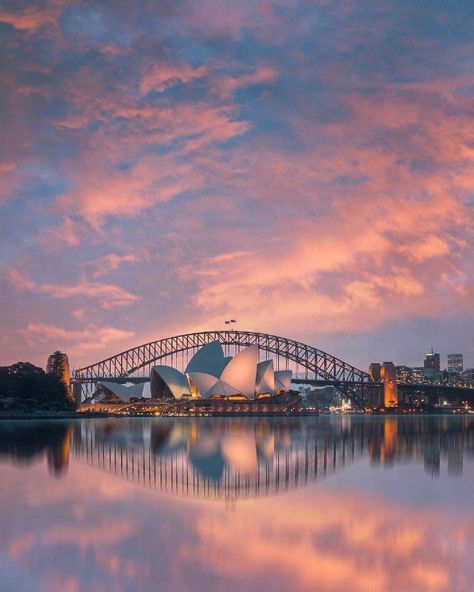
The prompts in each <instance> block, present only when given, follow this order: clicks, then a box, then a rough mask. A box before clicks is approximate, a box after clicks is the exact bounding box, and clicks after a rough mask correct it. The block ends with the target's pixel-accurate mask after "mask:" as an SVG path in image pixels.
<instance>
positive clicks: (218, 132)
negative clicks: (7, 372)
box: [0, 0, 474, 369]
mask: <svg viewBox="0 0 474 592" xmlns="http://www.w3.org/2000/svg"><path fill="white" fill-rule="evenodd" d="M0 89H1V91H0V245H1V247H0V313H1V327H2V331H1V334H0V364H7V363H12V362H14V361H17V360H28V361H31V362H34V363H37V364H39V365H41V366H44V364H45V362H46V357H47V355H48V354H49V353H50V352H51V351H53V350H56V349H61V350H63V351H66V352H67V353H68V354H69V356H70V359H71V364H72V366H75V367H77V366H80V365H83V364H86V363H89V362H95V361H98V360H100V359H101V358H103V357H106V356H108V355H112V354H115V353H117V352H119V351H122V350H124V349H128V348H129V347H132V346H134V345H138V344H140V343H144V342H146V341H152V340H154V339H159V338H161V337H168V336H171V335H174V334H178V333H183V332H190V331H194V330H200V329H215V328H222V327H224V320H225V319H228V318H235V319H237V320H238V323H237V328H240V329H252V330H258V331H262V332H270V333H275V334H278V335H283V336H285V337H291V338H295V339H299V340H301V341H304V342H306V343H309V344H311V345H314V346H316V347H319V348H321V349H323V350H326V351H329V352H330V353H333V354H335V355H337V356H339V357H341V358H343V359H345V360H346V361H348V362H351V363H353V364H355V365H357V366H359V367H361V368H363V369H365V368H366V367H367V365H368V363H369V362H370V361H373V360H376V361H383V360H393V361H395V362H396V363H408V364H412V365H418V364H420V363H421V362H422V360H423V357H424V354H425V352H426V351H428V350H429V348H430V347H431V346H433V347H434V349H435V351H440V352H441V354H442V366H443V367H444V366H445V364H446V359H445V356H446V354H447V353H451V352H458V351H459V352H463V353H464V354H465V365H467V366H471V367H472V366H474V315H473V308H474V280H473V272H474V240H473V237H474V216H473V214H474V119H473V117H474V3H473V2H472V0H451V1H450V2H446V0H377V1H374V0H311V1H310V0H275V1H271V0H254V1H248V0H239V1H237V0H219V1H216V0H214V1H212V0H194V1H192V0H183V1H179V0H160V1H157V0H133V1H130V0H114V1H113V2H112V1H105V0H102V1H100V0H38V1H36V2H35V1H25V0H1V2H0Z"/></svg>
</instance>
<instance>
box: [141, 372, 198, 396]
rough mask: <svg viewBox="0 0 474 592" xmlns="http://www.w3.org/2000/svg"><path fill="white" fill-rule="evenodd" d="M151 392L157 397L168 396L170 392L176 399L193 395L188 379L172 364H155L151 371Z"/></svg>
mask: <svg viewBox="0 0 474 592" xmlns="http://www.w3.org/2000/svg"><path fill="white" fill-rule="evenodd" d="M150 383H151V394H152V396H153V397H157V398H160V399H161V398H167V396H169V395H170V394H171V395H172V396H173V397H174V398H175V399H181V397H183V396H191V390H190V388H189V384H188V379H187V378H186V376H185V375H184V374H182V373H181V372H179V370H176V368H173V367H172V366H153V368H152V369H151V372H150Z"/></svg>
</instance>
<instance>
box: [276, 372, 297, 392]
mask: <svg viewBox="0 0 474 592" xmlns="http://www.w3.org/2000/svg"><path fill="white" fill-rule="evenodd" d="M292 374H293V373H292V371H291V370H277V371H276V372H275V391H276V392H277V393H278V392H280V391H285V392H286V391H289V390H290V385H291V376H292Z"/></svg>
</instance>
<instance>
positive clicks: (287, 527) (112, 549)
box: [0, 433, 474, 592]
mask: <svg viewBox="0 0 474 592" xmlns="http://www.w3.org/2000/svg"><path fill="white" fill-rule="evenodd" d="M230 436H231V438H235V439H237V438H239V437H242V434H238V433H232V434H231V435H230ZM216 440H217V439H216V438H214V439H213V438H212V437H211V436H209V438H208V440H206V441H203V446H202V447H201V449H200V450H201V451H202V453H203V454H204V453H207V454H210V453H212V451H213V450H215V445H216ZM204 444H208V446H204ZM14 473H16V475H17V477H18V478H19V479H21V484H22V488H21V489H19V490H18V491H17V492H15V494H13V493H8V492H7V491H4V490H1V489H0V509H1V511H2V514H1V516H0V522H1V524H2V537H1V538H0V549H1V551H2V552H5V554H6V555H7V556H8V558H9V559H10V561H11V563H9V564H8V566H9V569H10V573H14V571H15V568H16V569H17V570H18V572H19V571H20V567H19V566H21V569H22V570H23V571H24V572H25V573H27V574H34V575H35V586H34V587H30V588H27V587H26V588H23V589H24V590H35V592H36V591H38V590H39V591H41V592H43V591H45V592H55V591H59V590H60V591H61V592H64V590H71V591H74V590H77V591H79V590H81V589H82V590H83V589H93V590H94V592H95V591H96V590H104V591H107V592H108V591H109V590H134V592H135V591H137V592H138V591H140V590H146V591H149V590H155V589H158V590H179V591H180V592H187V591H188V590H189V591H191V590H192V591H193V592H200V591H203V592H204V590H206V591H208V590H221V589H223V588H224V589H226V590H228V592H231V591H237V590H238V591H239V592H246V591H254V590H257V589H262V590H274V591H279V590H281V591H283V590H284V591H285V592H286V591H287V590H293V591H295V592H306V591H309V590H311V591H313V590H315V589H317V590H320V591H321V592H328V591H331V592H339V591H344V592H346V591H351V592H352V591H354V592H362V591H363V592H367V591H370V592H382V591H383V592H412V591H413V592H415V591H416V592H441V591H442V592H445V591H446V592H447V591H448V590H449V591H450V592H451V591H456V592H470V587H469V581H470V577H472V576H474V574H473V573H472V568H471V567H470V566H468V564H467V560H468V555H469V553H470V549H472V546H473V544H474V520H473V519H472V518H471V519H466V516H465V515H463V514H462V513H461V510H460V509H459V508H457V506H456V505H455V504H454V503H452V504H451V505H449V506H447V507H448V508H449V514H443V513H438V512H435V511H433V510H432V509H429V510H425V509H423V508H422V507H421V508H416V509H415V508H413V507H412V506H410V505H403V504H401V503H394V502H392V501H386V500H385V499H384V498H382V497H379V496H375V495H372V494H370V493H369V494H367V493H365V492H363V491H360V490H357V489H352V487H351V485H350V480H349V482H345V481H344V474H341V476H340V480H339V486H338V487H339V492H338V491H336V490H328V489H327V486H325V485H324V484H323V485H322V486H320V487H318V488H313V489H309V488H308V489H304V490H300V491H299V492H298V493H293V494H288V495H285V496H281V497H271V498H265V499H261V500H257V501H248V502H238V504H237V506H236V511H235V512H229V511H228V510H226V509H225V507H224V505H223V504H222V505H221V504H208V503H196V502H189V501H188V500H182V499H180V498H174V497H168V496H159V495H156V492H149V491H147V490H144V489H141V488H139V487H136V486H134V485H133V484H131V483H128V482H124V481H121V480H119V479H116V478H113V477H111V476H110V475H108V474H106V473H102V472H100V471H97V470H96V469H93V468H90V467H87V466H83V465H78V464H75V463H74V462H73V463H72V465H71V470H70V472H69V475H68V478H67V479H63V480H59V481H58V480H55V479H51V478H50V477H49V476H48V474H47V472H46V470H45V467H44V466H38V467H37V468H35V469H31V470H30V471H28V472H25V471H24V470H18V469H12V468H10V469H9V472H8V473H5V472H3V469H2V477H5V476H7V482H13V477H14ZM374 473H375V475H377V474H380V473H379V472H374ZM416 475H419V477H420V479H421V483H427V481H426V477H425V475H424V474H423V471H422V470H420V471H418V472H417V473H416ZM419 483H420V482H415V483H411V485H412V486H416V485H417V484H418V485H419ZM468 485H469V483H468ZM110 487H111V488H112V491H113V492H114V495H113V496H110V494H109V493H108V491H109V488H110ZM427 487H432V485H431V484H429V485H428V484H427ZM33 488H36V489H37V490H38V491H39V492H40V493H41V495H42V496H43V495H44V497H46V498H47V502H45V503H44V504H42V505H41V506H33V507H32V506H29V505H28V504H26V503H25V500H26V499H27V498H28V495H29V494H28V490H31V489H33ZM420 495H423V488H422V487H421V489H420ZM448 501H449V500H447V502H448ZM48 506H49V507H48ZM6 508H8V509H9V512H8V513H7V511H6V510H5V509H6ZM10 510H11V512H10ZM18 516H21V521H19V520H18ZM125 516H126V519H125V518H124V517H125ZM19 525H21V527H20V526H19ZM4 550H5V551H4ZM463 562H465V563H463ZM469 570H471V571H469ZM1 573H2V563H1V561H0V575H1ZM7 581H9V580H7ZM25 581H26V582H28V580H27V579H26V580H25ZM23 589H22V588H21V587H20V586H18V587H15V586H13V587H10V588H8V592H10V591H15V592H16V590H20V592H22V590H23ZM0 590H2V592H3V589H2V583H1V581H0Z"/></svg>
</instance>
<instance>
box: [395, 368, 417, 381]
mask: <svg viewBox="0 0 474 592" xmlns="http://www.w3.org/2000/svg"><path fill="white" fill-rule="evenodd" d="M395 371H396V373H397V381H398V382H403V383H411V382H412V380H413V368H410V367H409V366H395Z"/></svg>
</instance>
